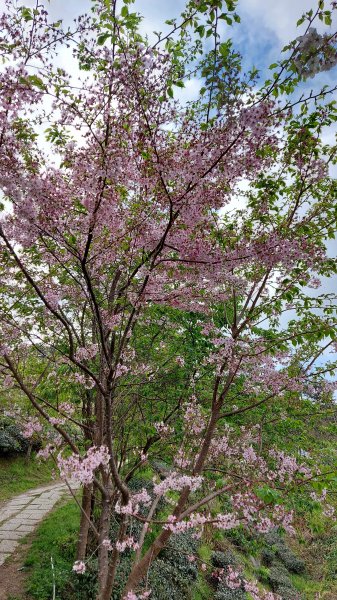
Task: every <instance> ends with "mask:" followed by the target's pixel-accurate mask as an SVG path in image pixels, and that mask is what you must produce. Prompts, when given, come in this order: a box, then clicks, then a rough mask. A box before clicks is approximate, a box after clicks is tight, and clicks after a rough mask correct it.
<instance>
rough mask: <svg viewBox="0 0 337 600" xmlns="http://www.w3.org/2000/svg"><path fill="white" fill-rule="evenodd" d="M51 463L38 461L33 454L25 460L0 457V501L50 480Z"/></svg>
mask: <svg viewBox="0 0 337 600" xmlns="http://www.w3.org/2000/svg"><path fill="white" fill-rule="evenodd" d="M51 471H52V465H51V463H50V462H41V463H40V462H39V461H37V460H36V458H35V457H34V456H32V457H31V458H30V459H29V460H27V459H26V458H25V457H23V456H19V457H17V458H0V502H3V501H4V500H8V499H9V498H11V497H12V496H15V495H17V494H20V493H22V492H25V491H26V490H29V489H32V488H34V487H38V486H39V485H43V484H46V483H49V482H50V481H51Z"/></svg>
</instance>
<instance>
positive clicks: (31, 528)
mask: <svg viewBox="0 0 337 600" xmlns="http://www.w3.org/2000/svg"><path fill="white" fill-rule="evenodd" d="M34 529H35V525H26V524H24V525H20V527H18V529H17V531H23V532H24V533H31V532H32V531H34Z"/></svg>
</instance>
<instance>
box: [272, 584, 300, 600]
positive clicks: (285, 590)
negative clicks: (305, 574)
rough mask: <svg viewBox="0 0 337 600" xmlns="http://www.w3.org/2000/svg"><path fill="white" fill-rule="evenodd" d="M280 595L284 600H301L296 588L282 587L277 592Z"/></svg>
mask: <svg viewBox="0 0 337 600" xmlns="http://www.w3.org/2000/svg"><path fill="white" fill-rule="evenodd" d="M277 593H278V595H279V596H280V597H281V598H282V600H301V595H300V593H299V592H298V591H297V590H295V589H294V588H289V587H284V586H282V585H281V586H280V587H279V588H278V590H277Z"/></svg>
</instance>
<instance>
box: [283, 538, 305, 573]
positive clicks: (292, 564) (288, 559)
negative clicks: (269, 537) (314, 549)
mask: <svg viewBox="0 0 337 600" xmlns="http://www.w3.org/2000/svg"><path fill="white" fill-rule="evenodd" d="M277 556H278V558H279V559H280V560H281V561H282V562H283V564H284V566H285V567H286V568H287V569H288V571H292V573H303V571H304V570H305V564H304V561H303V560H301V559H300V558H298V557H297V556H296V555H295V554H294V553H293V552H292V551H291V550H290V549H289V548H288V547H287V546H286V545H285V544H284V545H283V546H282V547H280V548H278V549H277Z"/></svg>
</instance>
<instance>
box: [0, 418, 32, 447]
mask: <svg viewBox="0 0 337 600" xmlns="http://www.w3.org/2000/svg"><path fill="white" fill-rule="evenodd" d="M28 446H29V444H28V441H27V440H26V438H25V437H24V436H23V435H22V432H21V430H20V428H19V427H18V426H17V425H15V423H13V421H12V419H9V418H7V417H1V418H0V456H11V455H13V454H20V453H24V452H27V450H28Z"/></svg>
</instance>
